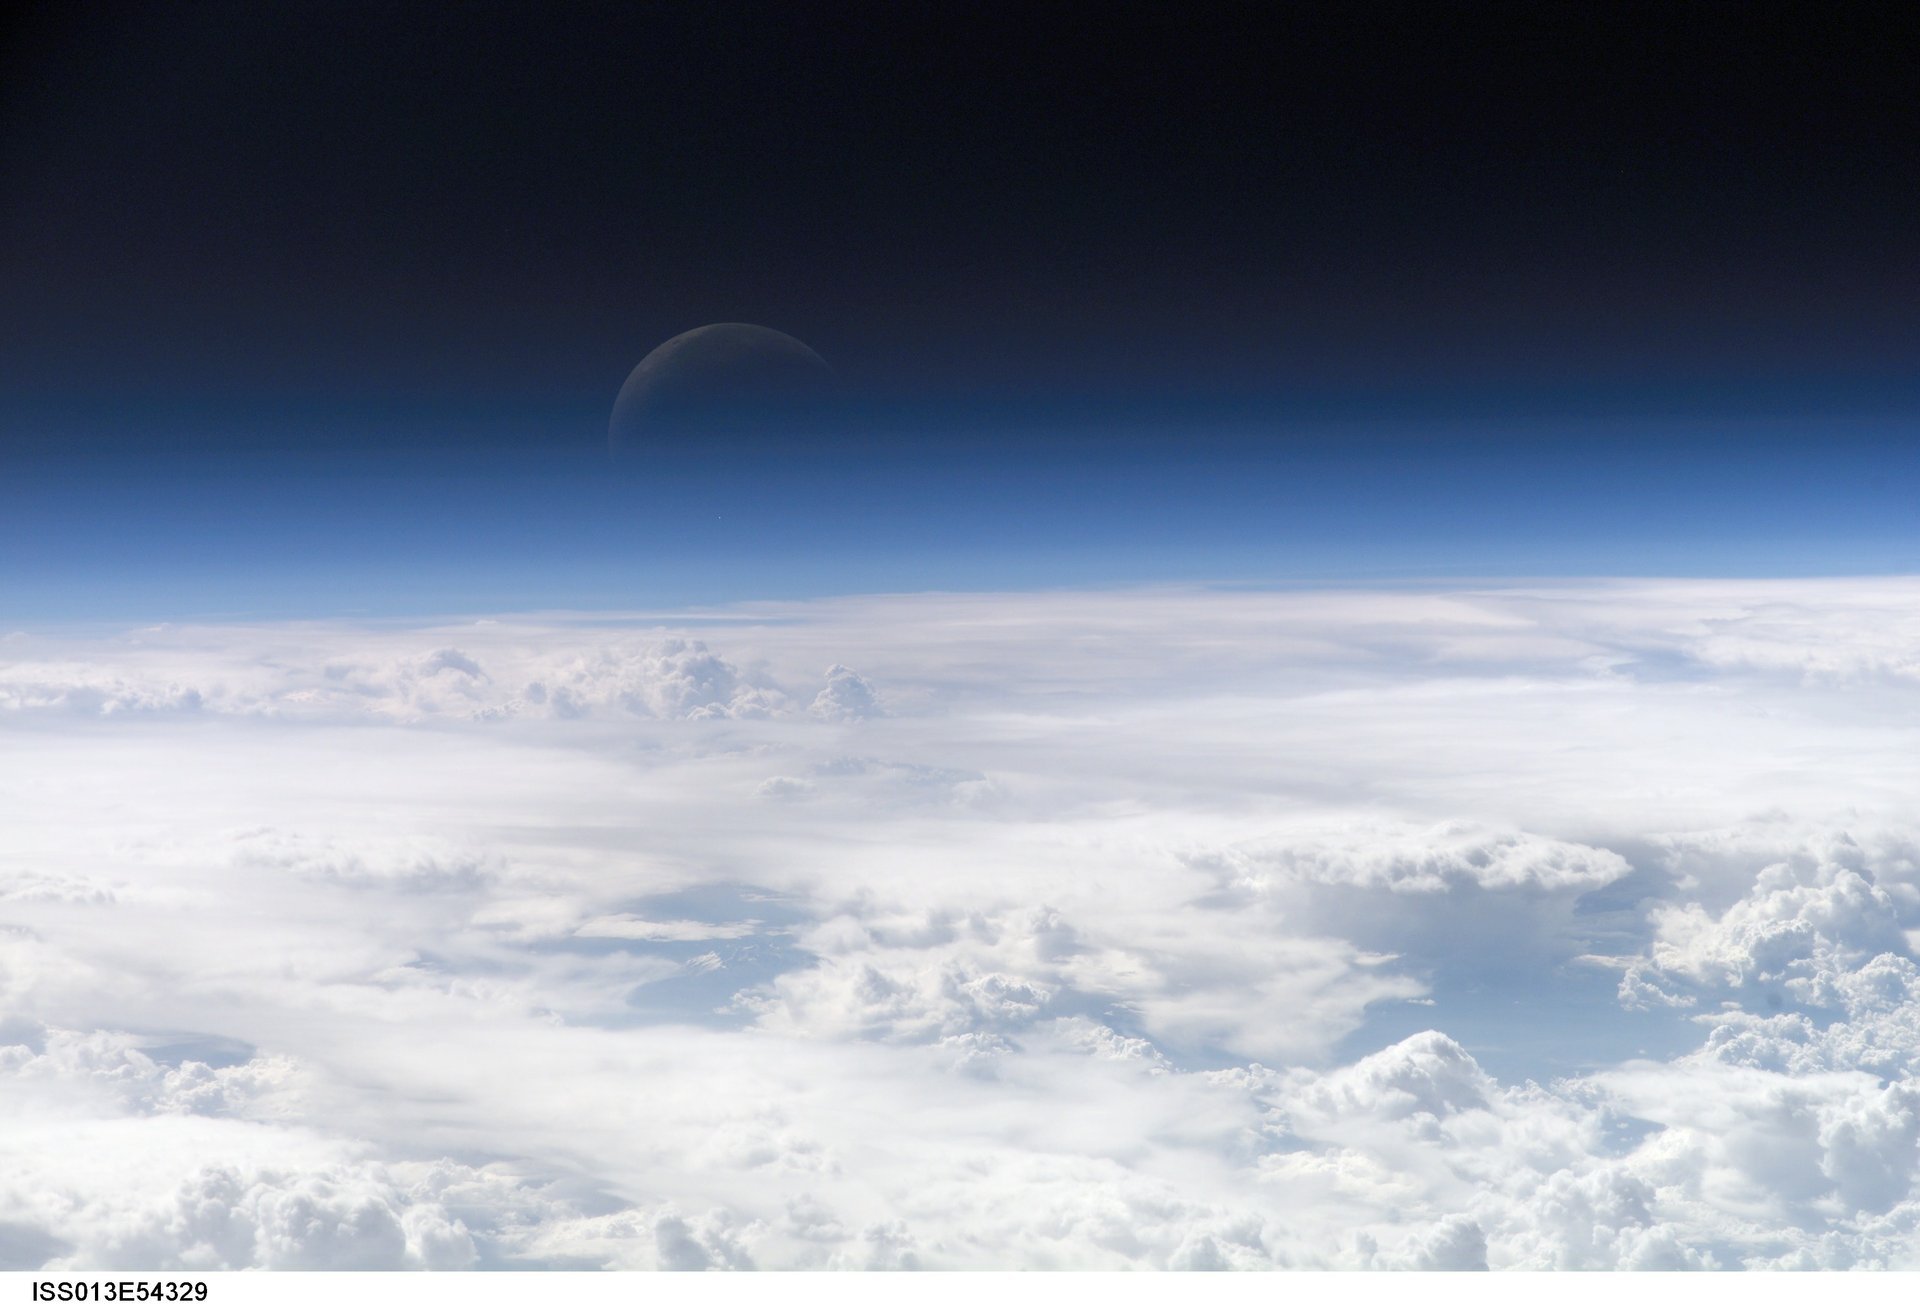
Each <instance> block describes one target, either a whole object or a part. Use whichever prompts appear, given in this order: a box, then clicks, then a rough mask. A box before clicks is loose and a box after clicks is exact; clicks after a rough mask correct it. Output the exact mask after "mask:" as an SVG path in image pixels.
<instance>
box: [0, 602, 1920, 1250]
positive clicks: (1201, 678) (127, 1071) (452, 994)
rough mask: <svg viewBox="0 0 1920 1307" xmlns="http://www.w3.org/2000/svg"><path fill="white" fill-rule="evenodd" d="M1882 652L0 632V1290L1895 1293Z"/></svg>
mask: <svg viewBox="0 0 1920 1307" xmlns="http://www.w3.org/2000/svg"><path fill="white" fill-rule="evenodd" d="M1916 611H1920V584H1914V583H1906V582H1893V581H1876V582H1846V581H1829V582H1791V583H1789V582H1780V583H1761V582H1725V583H1710V582H1686V583H1612V584H1594V585H1586V586H1562V587H1556V588H1534V589H1520V588H1506V589H1489V590H1482V591H1472V592H1467V591H1456V592H1444V593H1443V592H1400V593H1387V592H1365V593H1359V592H1356V593H1319V592H1304V593H1303V592H1295V593H1284V594H1263V593H1251V592H1231V593H1226V592H1221V593H1215V592H1205V591H1147V592H1132V593H1117V594H1096V593H1088V594H1050V595H1044V596H1034V595H922V596H898V597H878V598H855V599H845V600H835V601H825V602H819V603H812V604H779V605H758V606H745V607H740V608H735V609H729V610H725V611H716V612H704V613H688V614H679V615H673V616H668V617H657V616H656V617H648V616H645V615H606V614H600V615H593V616H591V617H538V618H530V617H514V616H502V617H499V618H496V619H488V620H482V621H462V622H458V623H438V624H416V625H404V624H403V625H383V626H347V625H340V624H283V625H275V626H225V627H212V626H208V627H182V628H157V629H144V630H138V631H112V632H97V631H95V632H71V631H52V630H46V631H40V630H36V631H27V632H14V633H12V634H9V635H4V636H0V811H5V812H6V813H7V814H8V821H7V832H6V836H5V839H4V841H0V1120H4V1121H5V1122H6V1123H7V1124H6V1125H5V1126H4V1127H0V1266H13V1267H21V1266H40V1265H50V1266H68V1267H122V1266H142V1267H159V1266H177V1267H183V1268H212V1267H227V1266H233V1267H239V1266H266V1267H328V1266H363V1267H505V1266H559V1267H599V1266H606V1267H641V1268H644V1267H689V1268H690V1267H712V1268H746V1267H1009V1266H1020V1267H1055V1266H1059V1267H1141V1268H1146V1267H1186V1268H1213V1267H1220V1268H1230V1267H1268V1266H1295V1267H1429V1268H1466V1267H1479V1266H1491V1267H1559V1268H1599V1267H1645V1268H1685V1267H1702V1268H1705V1267H1769V1266H1833V1267H1846V1266H1889V1265H1891V1266H1910V1265H1915V1264H1916V1263H1920V1243H1917V1242H1916V1240H1920V1190H1916V1188H1915V1183H1916V1180H1920V1078H1916V1077H1917V1075H1920V1065H1916V1063H1920V966H1917V965H1916V955H1915V953H1914V951H1913V943H1912V942H1913V940H1914V939H1916V938H1920V937H1916V936H1915V935H1914V934H1913V932H1914V931H1916V930H1920V829H1916V827H1915V826H1914V825H1913V824H1912V817H1911V797H1912V795H1913V794H1914V793H1915V791H1916V784H1917V783H1920V747H1916V746H1917V745H1920V739H1916V736H1920V712H1917V711H1916V709H1920V673H1916V671H1915V669H1916V668H1920V625H1917V624H1916V623H1915V621H1914V619H1913V618H1912V616H1911V614H1912V613H1914V612H1916Z"/></svg>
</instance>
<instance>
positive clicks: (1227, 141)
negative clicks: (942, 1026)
mask: <svg viewBox="0 0 1920 1307" xmlns="http://www.w3.org/2000/svg"><path fill="white" fill-rule="evenodd" d="M12 22H13V26H12V27H10V29H9V31H8V40H7V47H6V53H5V64H4V67H0V87H4V118H3V119H0V176H3V177H4V195H3V199H0V289H3V290H4V300H3V302H0V357H3V361H0V402H3V403H4V407H3V408H0V416H5V415H7V414H11V415H12V416H11V417H10V418H9V419H8V420H9V422H10V424H12V425H13V426H14V428H15V429H16V431H17V430H20V429H23V428H24V426H25V425H30V424H31V423H30V422H29V419H31V422H37V423H39V424H40V425H41V426H42V427H45V426H47V424H49V423H51V424H53V425H55V426H58V425H59V424H60V423H61V422H63V421H69V420H72V421H78V420H79V418H78V417H76V415H81V416H84V415H88V414H93V415H100V414H107V415H112V414H121V415H125V414H129V413H138V414H141V415H145V416H148V417H151V416H153V415H164V414H177V415H184V416H185V417H192V416H194V415H199V416H201V417H204V418H209V419H213V418H220V419H232V420H234V421H236V422H240V423H241V424H242V425H244V424H245V423H246V422H250V421H254V420H259V419H271V418H272V417H273V416H274V415H276V414H282V413H287V412H292V411H295V410H297V411H299V412H302V413H305V414H311V413H338V414H346V415H362V416H376V417H385V418H387V419H390V420H393V421H403V420H406V419H407V418H408V417H409V415H413V416H415V417H419V418H420V420H422V421H428V420H431V419H433V418H434V417H435V416H436V415H439V416H448V415H452V416H459V415H463V414H471V413H473V412H475V411H476V410H487V409H491V410H493V411H497V412H501V413H515V414H532V415H539V416H542V417H543V419H550V420H552V421H562V422H571V421H575V420H581V421H585V420H586V419H588V418H592V419H593V422H594V423H595V424H597V423H598V422H600V421H603V420H604V411H605V407H606V405H607V404H608V403H610V402H611V397H612V395H613V393H614V391H615V390H616V389H617V388H618V386H619V383H620V381H621V379H622V378H623V377H624V375H625V373H626V371H627V369H628V368H630V367H631V366H632V364H633V363H634V362H635V361H636V360H637V359H638V358H639V357H640V356H641V355H642V354H644V353H645V352H646V351H647V350H648V349H649V348H651V347H652V346H653V345H654V344H656V343H658V342H659V341H660V340H662V339H664V338H666V337H667V336H670V335H673V334H675V333H677V332H680V331H683V330H686V329H687V328H689V327H693V326H697V325H699V324H701V323H703V322H710V321H725V320H741V321H751V322H762V323H766V324H768V325H771V326H774V327H777V328H779V329H781V330H783V331H787V332H790V333H792V334H794V335H796V336H798V337H800V338H802V339H803V340H806V341H807V342H808V343H810V344H812V345H813V346H814V347H815V348H817V349H818V350H819V351H820V352H821V353H822V354H824V355H825V356H826V357H827V358H828V359H829V360H831V361H832V362H833V363H834V364H835V366H836V367H837V368H838V369H839V370H840V371H841V372H842V374H843V375H844V376H847V377H849V378H851V379H852V380H853V381H854V382H855V383H856V384H857V385H859V386H861V387H864V388H866V390H867V391H868V392H870V393H873V394H881V395H892V396H899V397H905V398H906V399H908V400H910V401H913V402H922V401H924V402H928V403H932V404H939V403H946V402H952V403H955V404H972V405H975V406H983V405H984V406H987V407H992V406H996V405H1004V406H1008V407H1009V408H1012V409H1017V408H1018V407H1019V406H1020V405H1022V404H1026V403H1042V402H1045V403H1067V404H1072V403H1079V402H1083V401H1084V402H1089V403H1094V404H1096V405H1106V406H1109V407H1112V406H1116V405H1117V406H1121V407H1124V406H1126V405H1128V404H1135V403H1137V404H1148V405H1151V404H1162V405H1166V404H1174V405H1179V404H1185V403H1195V404H1202V405H1204V404H1207V403H1214V402H1235V403H1238V402H1245V403H1248V404H1251V405H1253V406H1254V407H1255V408H1259V407H1260V406H1263V405H1265V406H1270V407H1272V408H1273V409H1275V410H1276V411H1279V410H1284V409H1285V408H1286V406H1287V405H1288V404H1289V403H1290V402H1294V401H1296V400H1301V401H1302V402H1304V400H1303V399H1302V397H1306V396H1311V395H1324V394H1329V393H1346V392H1351V393H1353V394H1356V395H1366V394H1373V395H1380V394H1393V393H1400V392H1406V393H1416V392H1418V393H1433V394H1442V395H1446V394H1451V395H1455V396H1461V395H1467V394H1471V393H1486V392H1499V391H1501V390H1503V389H1505V390H1514V389H1519V390H1527V391H1529V392H1538V393H1540V394H1543V395H1548V396H1551V395H1554V394H1560V393H1565V394H1569V395H1572V394H1581V395H1587V396H1589V397H1591V396H1594V395H1601V396H1604V395H1606V394H1610V393H1619V394H1626V395H1649V394H1658V393H1672V394H1678V393H1690V392H1696V391H1697V392H1702V393H1709V394H1723V393H1724V394H1726V395H1738V394H1739V393H1741V391H1742V389H1743V388H1752V387H1760V388H1763V389H1764V388H1767V387H1771V388H1773V389H1772V390H1770V391H1768V392H1767V393H1769V394H1771V393H1775V392H1780V391H1782V390H1783V388H1784V390H1795V391H1797V392H1800V393H1804V394H1805V395H1809V396H1815V397H1824V398H1825V399H1832V400H1833V401H1834V402H1838V403H1842V404H1844V403H1847V402H1852V401H1855V400H1858V401H1859V402H1863V403H1864V402H1869V401H1873V402H1878V401H1879V400H1882V399H1884V398H1885V397H1886V396H1889V395H1891V396H1894V397H1895V399H1896V400H1901V401H1902V402H1904V397H1911V395H1913V394H1914V393H1916V387H1915V386H1914V382H1915V379H1916V377H1917V376H1920V369H1916V360H1917V359H1920V349H1917V347H1920V310H1917V309H1916V302H1917V300H1916V295H1915V293H1914V291H1915V288H1916V287H1917V286H1920V235H1917V234H1916V233H1917V231H1920V224H1917V223H1916V218H1915V214H1916V211H1920V204H1916V201H1917V200H1920V185H1916V183H1920V146H1917V145H1916V139H1917V136H1916V132H1915V129H1914V122H1915V118H1914V113H1913V109H1912V101H1911V85H1910V82H1911V72H1912V64H1913V60H1914V56H1915V53H1916V51H1920V40H1916V37H1917V36H1920V8H1917V7H1914V6H1894V5H1883V4H1855V5H1847V4H1825V5H1806V6H1782V5H1768V4H1760V3H1744V4H1667V5H1659V6H1649V7H1641V6H1635V5H1620V4H1591V5H1562V4H1540V3H1534V4H1524V5H1514V6H1504V5H1503V6H1487V5H1440V4H1433V3H1420V4H1378V3H1374V4H1369V3H1354V2H1353V0H1348V2H1346V3H1339V4H1330V5H1290V6H1271V5H1262V6H1249V7H1245V8H1240V7H1229V6H1205V7H1189V6H1175V5H1165V6H1151V7H1145V6H1143V7H1121V6H1105V5H1102V6H1090V7H1085V8H1078V7H1072V6H1065V5H1017V6H1016V5H978V4H971V5H953V6H939V7H932V8H928V9H926V10H922V9H921V8H920V7H918V6H910V5H893V4H874V5H858V6H843V5H827V4H808V5H800V4H787V5H779V6H758V5H749V4H737V3H736V4H691V5H686V6H650V5H639V6H627V5H620V6H605V7H602V6H593V5H579V4H571V5H537V6H514V7H506V6H499V5H487V4H471V3H470V4H461V5H429V6H423V5H391V4H379V5H358V4H271V5H266V4H260V3H257V2H256V3H245V4H221V3H200V4H187V5H180V4H169V5H149V6H112V5H106V4H87V5H74V4H71V3H60V4H51V5H44V6H41V7H39V8H38V9H37V10H33V11H30V13H29V14H28V15H27V16H26V17H24V18H19V17H16V18H15V19H14V20H12ZM23 415H26V416H23ZM594 430H595V431H596V432H597V430H598V427H597V425H595V426H594Z"/></svg>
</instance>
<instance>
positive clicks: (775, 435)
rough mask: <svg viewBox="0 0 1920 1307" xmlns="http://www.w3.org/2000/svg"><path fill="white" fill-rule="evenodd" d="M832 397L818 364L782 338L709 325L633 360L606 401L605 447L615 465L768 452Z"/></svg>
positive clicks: (829, 376)
mask: <svg viewBox="0 0 1920 1307" xmlns="http://www.w3.org/2000/svg"><path fill="white" fill-rule="evenodd" d="M834 390H835V385H834V375H833V369H831V368H829V367H828V366H827V363H826V360H825V359H822V358H821V357H820V356H819V355H818V354H816V353H814V352H813V351H812V350H811V349H809V348H808V347H807V346H806V345H804V344H802V343H801V342H800V341H798V340H795V339H794V338H793V337H792V336H789V335H787V334H786V333H785V332H783V331H775V330H773V328H771V327H760V326H755V325H754V324H753V323H750V322H715V323H710V324H708V325H707V326H704V327H696V328H694V329H693V330H692V331H687V332H682V333H681V334H680V335H678V336H675V337H674V338H673V339H672V340H669V341H667V342H666V343H665V344H663V345H661V346H660V347H659V348H657V349H655V350H654V351H653V352H652V353H651V354H649V355H647V356H646V357H645V358H643V359H641V360H640V362H639V364H638V366H636V367H635V368H634V370H633V371H632V372H631V373H629V374H628V376H627V382H626V384H625V385H624V386H622V387H620V395H619V398H617V399H616V400H614V403H613V417H612V418H611V420H609V422H608V423H607V442H608V446H609V447H610V448H611V450H612V451H613V456H614V457H615V458H616V459H627V458H630V457H633V456H636V455H644V454H647V453H654V452H662V453H664V452H676V453H678V452H684V451H685V450H687V449H688V448H689V447H706V446H716V445H718V446H731V447H734V448H738V447H739V446H742V445H747V444H758V443H763V442H777V441H781V440H783V439H790V438H791V437H792V436H793V435H795V434H797V432H798V431H799V429H800V428H802V427H803V426H804V425H805V424H807V423H809V422H811V421H817V420H818V419H819V418H820V417H822V416H823V415H824V414H825V413H826V411H827V406H828V404H829V402H830V401H831V399H832V397H833V393H834Z"/></svg>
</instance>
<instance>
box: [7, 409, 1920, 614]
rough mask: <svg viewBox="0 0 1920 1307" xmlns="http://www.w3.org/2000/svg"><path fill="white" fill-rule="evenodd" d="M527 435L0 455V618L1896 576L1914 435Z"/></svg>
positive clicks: (1730, 430) (1350, 428) (1637, 426)
mask: <svg viewBox="0 0 1920 1307" xmlns="http://www.w3.org/2000/svg"><path fill="white" fill-rule="evenodd" d="M543 434H546V435H547V437H548V438H547V439H545V440H539V441H529V442H528V443H527V444H526V445H523V446H520V447H515V446H514V445H513V444H512V443H510V442H501V441H495V442H487V443H479V444H476V445H474V446H472V447H464V448H463V447H460V446H458V445H449V444H445V443H442V444H434V443H431V442H422V441H417V440H416V441H415V442H413V443H412V444H411V445H409V444H406V443H402V442H398V441H396V442H394V444H393V446H392V447H390V448H389V449H387V450H386V451H384V452H373V451H369V450H366V449H364V448H348V449H341V448H337V447H336V448H328V447H327V446H326V445H325V444H324V443H322V442H316V443H315V447H314V448H313V449H311V450H310V451H309V452H307V453H304V454H301V453H293V452H287V451H284V450H279V451H272V450H269V451H259V452H254V453H250V454H249V453H243V452H239V451H235V450H232V449H218V450H206V449H201V450H198V451H195V450H192V449H191V448H188V449H187V450H185V451H184V452H181V451H178V450H172V449H168V450H166V451H165V452H154V453H148V454H141V453H138V452H134V451H132V450H125V449H122V450H114V451H111V452H110V453H107V454H102V455H100V456H96V457H94V458H89V459H80V458H74V457H70V456H65V455H43V456H41V457H39V458H23V459H21V460H20V464H19V467H18V468H17V470H16V474H15V475H14V476H11V477H9V478H8V479H7V481H6V482H5V483H4V486H3V487H0V559H4V562H0V588H3V589H4V593H5V596H6V599H5V604H6V610H7V612H8V613H9V615H10V616H12V617H13V618H15V619H16V620H27V619H36V618H61V617H90V616H123V617H127V618H137V619H142V620H145V619H148V618H152V619H156V620H158V619H174V618H182V617H189V616H198V615H210V614H229V615H243V616H297V615H301V614H312V615H322V614H343V613H353V612H361V613H373V614H390V613H403V612H411V613H420V612H455V611H475V610H482V609H496V608H511V609H542V608H596V607H610V608H629V607H657V606H681V605H687V604H701V603H720V602H727V601H732V600H738V599H746V598H753V597H798V596H808V595H820V594H828V593H844V592H848V591H866V590H884V591H901V590H919V589H1003V588H1025V587H1033V586H1041V587H1046V586H1080V585H1127V584H1140V583H1149V582H1163V581H1176V580H1177V581H1202V582H1216V583H1253V584H1262V583H1282V584H1299V583H1309V584H1311V583H1342V584H1344V583H1352V582H1367V581H1381V580H1415V581H1419V580H1427V579H1434V580H1437V579H1442V578H1462V577H1475V576H1488V577H1492V576H1502V577H1512V576H1543V575H1601V574H1615V575H1623V574H1639V575H1763V574H1772V575H1813V574H1823V573H1827V574H1831V573H1878V572H1901V571H1912V570H1915V569H1916V568H1920V536H1916V533H1915V532H1914V531H1913V526H1912V508H1911V505H1912V487H1913V486H1914V485H1915V484H1916V473H1920V467H1917V466H1916V464H1917V463H1920V443H1917V442H1916V440H1915V435H1916V424H1915V422H1914V420H1913V419H1912V418H1910V417H1908V416H1906V415H1903V414H1900V413H1882V414H1878V415H1872V416H1857V415H1853V416H1848V415H1834V414H1827V415H1819V414H1815V415H1808V416H1805V417H1800V418H1767V419H1763V418H1756V417H1753V416H1733V417H1729V418H1724V419H1720V420H1714V419H1712V418H1708V417H1702V416H1697V415H1689V416H1687V417H1685V418H1679V419H1668V420H1658V419H1652V418H1633V417H1627V416H1611V417H1607V416H1590V417H1586V418H1582V419H1579V420H1562V421H1554V420H1552V419H1550V418H1544V417H1538V418H1522V419H1506V420H1492V419H1480V420H1474V419H1462V420H1457V421H1452V422H1447V423H1421V422H1418V421H1412V420H1405V419H1398V420H1392V419H1385V418H1380V419H1373V420H1364V419H1354V420H1348V421H1344V422H1326V423H1320V424H1304V423H1299V424H1294V425H1292V426H1291V427H1289V428H1285V429H1274V428H1263V429H1255V430H1240V431H1234V430H1224V429H1221V428H1220V427H1219V426H1218V425H1217V424H1216V425H1213V426H1208V425H1205V424H1201V423H1196V424H1195V425H1194V426H1193V427H1190V428H1188V429H1185V430H1183V429H1181V428H1179V427H1178V426H1177V425H1176V424H1174V423H1172V422H1171V421H1169V422H1168V423H1167V425H1166V427H1165V428H1164V429H1144V430H1135V431H1132V432H1122V433H1120V434H1112V433H1108V434H1104V435H1103V434H1102V433H1101V432H1099V431H1098V430H1094V429H1091V428H1086V429H1083V430H1081V431H1079V432H1076V433H1071V434H1062V433H1060V432H1058V431H1055V432H1052V433H1043V437H1044V438H1021V439H1013V438H1007V437H997V438H995V439H991V440H981V441H975V442H969V441H967V440H965V439H963V438H961V437H960V436H957V435H956V434H955V433H953V432H951V431H948V432H945V433H941V434H939V435H938V436H937V437H936V438H933V439H916V438H915V437H914V436H912V435H883V436H876V437H872V438H870V439H869V440H868V441H867V442H866V443H863V444H862V445H859V446H855V447H848V446H844V445H843V446H835V445H832V444H830V443H826V442H819V443H814V444H811V445H809V446H808V452H806V453H804V454H802V453H794V452H785V453H783V452H778V451H776V452H770V453H765V454H762V455H757V456H753V457H751V458H749V459H746V460H735V461H727V460H718V459H712V458H706V457H702V456H699V455H697V454H692V453H689V454H683V455H682V456H679V457H663V458H661V459H660V460H658V462H657V463H656V464H654V465H651V466H648V467H644V468H640V469H631V470H629V469H619V468H615V467H613V466H612V465H610V464H609V463H608V461H607V459H606V457H605V454H604V450H603V449H602V448H601V447H600V446H599V444H598V443H597V442H596V441H593V440H591V439H579V438H575V439H573V440H571V441H569V440H566V439H560V438H555V437H554V435H553V434H552V433H543ZM560 434H561V435H562V436H564V435H568V434H573V433H560ZM982 446H987V447H989V448H990V449H991V454H990V456H989V455H983V453H982V452H981V451H982ZM1010 450H1012V451H1015V452H1009V451H1010Z"/></svg>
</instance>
